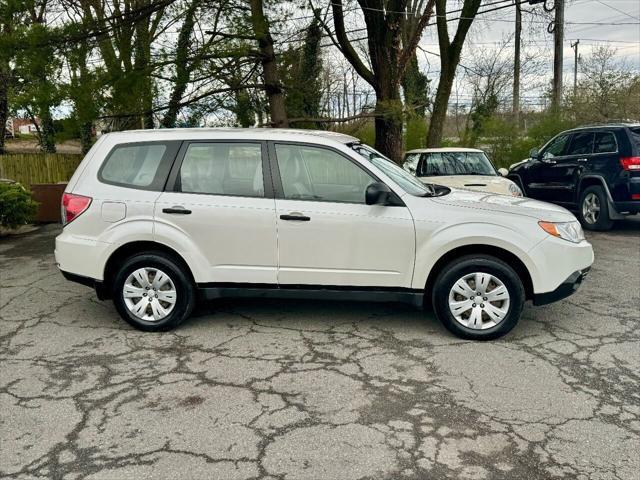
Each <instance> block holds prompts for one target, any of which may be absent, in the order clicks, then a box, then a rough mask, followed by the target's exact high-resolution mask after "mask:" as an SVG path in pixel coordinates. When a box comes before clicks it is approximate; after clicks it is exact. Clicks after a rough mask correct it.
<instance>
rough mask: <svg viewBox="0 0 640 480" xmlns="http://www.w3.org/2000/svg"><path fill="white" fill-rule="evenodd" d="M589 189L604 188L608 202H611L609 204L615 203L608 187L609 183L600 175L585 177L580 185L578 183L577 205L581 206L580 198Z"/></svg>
mask: <svg viewBox="0 0 640 480" xmlns="http://www.w3.org/2000/svg"><path fill="white" fill-rule="evenodd" d="M589 187H602V188H603V189H604V193H605V194H606V195H607V200H609V202H612V201H613V198H612V197H611V192H610V191H609V187H608V186H607V182H605V180H604V178H603V177H601V176H600V175H585V176H584V177H582V178H581V179H580V183H578V188H577V189H576V198H575V201H576V205H579V204H580V197H581V196H582V192H584V191H585V190H586V189H587V188H589Z"/></svg>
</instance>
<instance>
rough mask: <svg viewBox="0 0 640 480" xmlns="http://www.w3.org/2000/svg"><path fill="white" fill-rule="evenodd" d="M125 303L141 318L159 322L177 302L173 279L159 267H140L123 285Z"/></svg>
mask: <svg viewBox="0 0 640 480" xmlns="http://www.w3.org/2000/svg"><path fill="white" fill-rule="evenodd" d="M122 296H123V298H124V303H125V305H126V306H127V308H128V309H129V311H130V312H131V313H133V314H134V315H135V316H136V317H138V318H140V319H141V320H146V321H148V322H157V321H159V320H162V319H163V318H164V317H166V316H167V315H169V314H170V313H171V311H172V310H173V307H174V306H175V304H176V299H177V294H176V287H175V285H174V284H173V281H172V280H171V278H170V277H169V275H167V274H166V273H164V272H163V271H162V270H159V269H157V268H139V269H138V270H136V271H135V272H133V273H132V274H131V275H129V276H128V277H127V280H126V281H125V282H124V286H123V287H122Z"/></svg>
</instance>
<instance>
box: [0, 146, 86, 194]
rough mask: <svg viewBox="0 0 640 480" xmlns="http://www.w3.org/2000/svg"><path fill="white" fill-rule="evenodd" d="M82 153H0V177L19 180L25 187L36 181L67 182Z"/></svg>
mask: <svg viewBox="0 0 640 480" xmlns="http://www.w3.org/2000/svg"><path fill="white" fill-rule="evenodd" d="M81 160H82V155H76V154H66V153H49V154H45V153H10V154H6V155H0V178H9V179H11V180H15V181H17V182H20V183H21V184H23V185H24V186H26V187H27V188H30V187H31V185H34V184H36V183H61V182H68V181H69V179H70V178H71V175H73V172H74V171H75V170H76V168H77V167H78V165H79V164H80V161H81Z"/></svg>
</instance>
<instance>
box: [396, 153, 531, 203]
mask: <svg viewBox="0 0 640 480" xmlns="http://www.w3.org/2000/svg"><path fill="white" fill-rule="evenodd" d="M402 166H403V168H404V169H405V170H406V171H407V172H409V173H411V174H412V175H415V176H416V177H418V178H419V179H420V180H421V181H423V182H425V183H434V184H439V185H445V186H447V187H454V188H465V189H468V190H477V191H480V192H490V193H499V194H502V195H513V196H514V197H521V196H522V191H521V190H520V188H519V187H518V186H517V185H516V184H515V183H514V182H512V181H511V180H508V179H506V178H504V176H505V175H506V174H507V173H508V171H507V170H506V169H504V168H501V169H500V170H496V168H495V167H494V166H493V164H492V163H491V161H490V160H489V157H487V155H486V153H484V152H483V151H482V150H478V149H475V148H421V149H417V150H410V151H408V152H407V153H405V156H404V163H403V165H402Z"/></svg>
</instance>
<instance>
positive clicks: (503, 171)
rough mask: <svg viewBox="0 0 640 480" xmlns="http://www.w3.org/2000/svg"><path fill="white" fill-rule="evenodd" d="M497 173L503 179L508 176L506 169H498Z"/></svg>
mask: <svg viewBox="0 0 640 480" xmlns="http://www.w3.org/2000/svg"><path fill="white" fill-rule="evenodd" d="M498 173H499V174H500V175H502V176H503V177H506V176H507V175H509V170H507V169H506V168H499V169H498Z"/></svg>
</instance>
